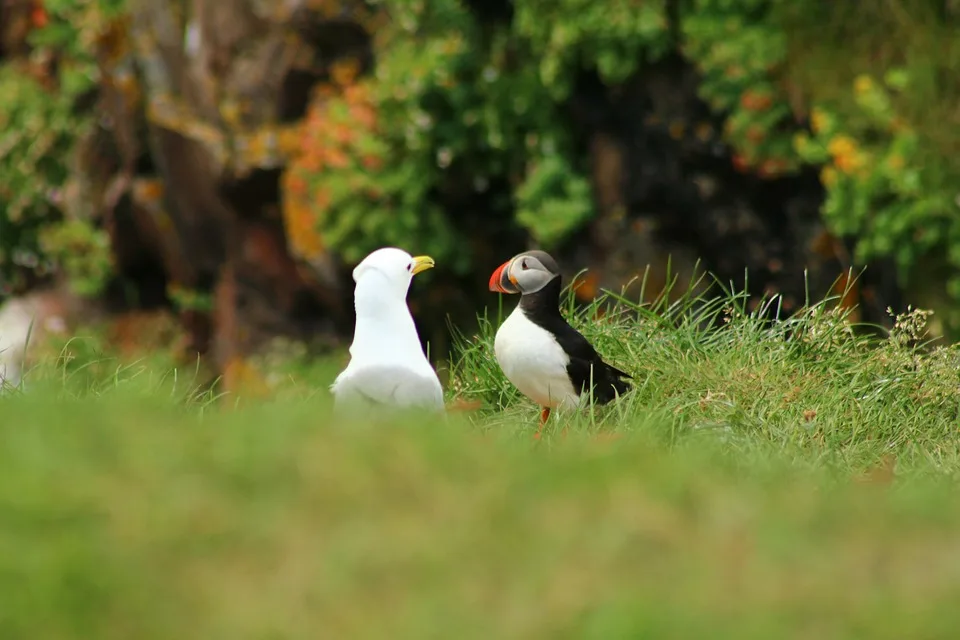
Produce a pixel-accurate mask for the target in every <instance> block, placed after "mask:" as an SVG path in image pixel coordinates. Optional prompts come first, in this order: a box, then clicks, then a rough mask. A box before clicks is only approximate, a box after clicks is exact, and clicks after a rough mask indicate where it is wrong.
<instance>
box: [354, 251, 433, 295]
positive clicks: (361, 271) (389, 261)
mask: <svg viewBox="0 0 960 640" xmlns="http://www.w3.org/2000/svg"><path fill="white" fill-rule="evenodd" d="M433 266H434V262H433V258H431V257H430V256H411V255H410V254H409V253H407V252H406V251H404V250H403V249H397V248H395V247H386V248H384V249H377V250H376V251H374V252H373V253H371V254H370V255H368V256H367V257H366V258H364V259H363V261H362V262H361V263H360V264H358V265H357V266H356V268H355V269H354V270H353V281H354V282H356V283H359V282H360V280H361V279H363V278H366V277H373V276H377V277H379V278H382V279H383V280H385V281H386V282H387V283H389V285H390V289H394V290H396V291H398V292H401V293H402V295H404V296H406V293H407V289H409V288H410V281H411V280H412V279H413V276H415V275H417V274H418V273H420V272H421V271H426V270H427V269H430V268H432V267H433Z"/></svg>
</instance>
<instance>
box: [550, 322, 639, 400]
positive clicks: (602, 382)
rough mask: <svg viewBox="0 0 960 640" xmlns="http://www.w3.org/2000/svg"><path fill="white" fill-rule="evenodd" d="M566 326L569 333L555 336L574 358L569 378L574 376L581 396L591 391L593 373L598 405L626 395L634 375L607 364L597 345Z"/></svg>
mask: <svg viewBox="0 0 960 640" xmlns="http://www.w3.org/2000/svg"><path fill="white" fill-rule="evenodd" d="M564 325H566V330H561V331H559V332H557V333H554V335H555V336H557V342H558V343H560V346H561V347H562V348H563V350H564V351H566V352H567V355H569V356H570V363H569V364H568V365H567V375H568V376H570V382H572V383H573V387H574V388H575V389H578V390H580V392H581V393H582V392H583V391H585V390H587V389H589V388H590V381H591V380H590V378H591V370H592V376H593V401H594V402H596V403H597V404H606V403H608V402H610V401H611V400H613V399H614V398H616V397H617V394H620V395H623V394H625V393H626V392H627V391H629V390H630V388H631V384H630V382H629V381H628V380H630V379H631V377H630V375H629V374H627V373H625V372H623V371H621V370H620V369H617V368H616V367H614V366H612V365H609V364H607V363H606V362H604V361H603V358H601V357H600V354H599V353H597V350H596V349H594V348H593V345H591V344H590V343H589V342H588V341H587V339H586V338H584V337H583V335H581V334H580V332H579V331H577V330H576V329H574V328H573V327H571V326H570V325H568V324H567V323H566V322H564Z"/></svg>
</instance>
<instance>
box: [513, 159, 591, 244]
mask: <svg viewBox="0 0 960 640" xmlns="http://www.w3.org/2000/svg"><path fill="white" fill-rule="evenodd" d="M591 198H592V196H591V191H590V183H588V182H587V180H586V178H584V177H583V176H581V175H578V174H577V173H575V172H574V171H572V170H571V168H570V165H569V164H567V161H566V159H565V158H563V157H561V156H559V155H558V154H555V155H552V156H548V157H546V158H544V159H543V160H541V161H539V162H537V163H535V164H534V165H533V168H532V169H531V171H530V173H529V174H528V175H527V179H526V181H525V182H524V183H523V184H522V185H520V188H519V189H518V190H517V222H518V223H520V224H521V225H522V226H524V227H526V228H527V229H529V230H530V235H532V236H533V238H534V240H536V241H537V242H538V243H539V245H540V246H541V247H543V248H545V249H551V248H552V247H553V246H555V245H556V244H557V243H558V242H559V241H561V240H563V239H564V238H566V237H567V235H568V234H569V232H570V230H571V229H575V228H577V227H578V226H580V225H581V224H582V223H584V222H585V221H587V220H589V218H590V216H591V215H592V214H593V202H592V199H591Z"/></svg>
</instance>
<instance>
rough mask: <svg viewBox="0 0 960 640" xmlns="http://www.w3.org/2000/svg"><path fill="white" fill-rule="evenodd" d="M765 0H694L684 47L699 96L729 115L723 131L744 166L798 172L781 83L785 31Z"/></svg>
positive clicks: (768, 172)
mask: <svg viewBox="0 0 960 640" xmlns="http://www.w3.org/2000/svg"><path fill="white" fill-rule="evenodd" d="M770 5H771V3H770V2H768V1H767V0H750V1H748V2H743V3H730V2H725V1H723V0H695V1H694V2H693V3H691V5H690V6H689V8H688V9H687V10H686V11H685V12H684V14H683V17H682V20H681V25H682V33H683V38H684V39H683V46H682V50H683V53H684V55H686V56H687V57H688V58H689V59H690V60H691V61H693V62H694V64H696V66H697V69H698V70H699V71H700V73H701V75H702V82H701V83H700V85H699V87H698V91H699V93H700V95H701V97H702V98H703V99H704V100H705V101H706V102H707V103H708V104H709V105H710V106H711V108H712V109H713V110H715V111H716V112H717V113H722V114H725V115H726V116H727V121H726V125H725V129H724V135H725V137H726V139H727V140H728V142H730V143H731V144H732V145H733V147H734V148H735V149H736V150H737V153H738V160H739V162H740V164H741V165H742V167H741V168H747V167H752V168H756V169H757V170H758V171H759V172H760V173H761V175H764V176H776V175H780V174H783V173H789V172H793V171H795V170H796V169H797V168H798V167H799V162H798V158H797V157H796V156H795V154H793V152H792V149H791V145H790V132H789V129H788V128H787V129H786V130H785V128H784V127H783V126H782V125H783V124H784V122H785V121H788V119H789V118H790V116H791V109H790V107H789V105H788V104H787V102H786V99H785V96H784V95H783V92H782V91H781V90H780V88H779V86H778V83H777V74H778V73H779V71H780V68H781V67H782V65H783V64H784V63H785V61H786V56H787V35H786V33H785V31H784V29H783V28H782V27H781V26H780V25H779V24H778V23H776V22H775V21H773V20H772V19H771V17H770V12H769V7H770Z"/></svg>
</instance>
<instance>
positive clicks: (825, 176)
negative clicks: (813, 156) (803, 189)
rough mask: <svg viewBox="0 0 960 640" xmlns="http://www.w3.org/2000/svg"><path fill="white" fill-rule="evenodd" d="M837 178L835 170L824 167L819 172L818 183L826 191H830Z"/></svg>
mask: <svg viewBox="0 0 960 640" xmlns="http://www.w3.org/2000/svg"><path fill="white" fill-rule="evenodd" d="M837 177H838V176H837V170H836V169H834V168H833V167H824V168H823V169H821V170H820V182H821V183H822V184H823V186H825V187H826V188H827V189H831V188H833V186H834V185H836V184H837Z"/></svg>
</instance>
